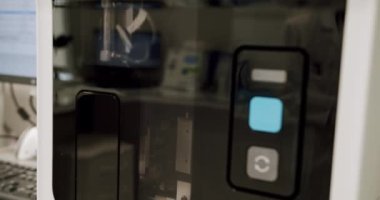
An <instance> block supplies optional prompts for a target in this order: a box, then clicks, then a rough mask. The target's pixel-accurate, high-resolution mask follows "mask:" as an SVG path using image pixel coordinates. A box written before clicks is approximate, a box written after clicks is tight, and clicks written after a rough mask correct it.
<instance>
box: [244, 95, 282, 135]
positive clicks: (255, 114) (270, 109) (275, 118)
mask: <svg viewBox="0 0 380 200" xmlns="http://www.w3.org/2000/svg"><path fill="white" fill-rule="evenodd" d="M283 110H284V105H283V103H282V101H281V100H280V99H278V98H271V97H253V98H252V99H251V101H250V105H249V127H250V128H251V129H252V130H253V131H259V132H265V133H272V134H277V133H279V132H280V131H281V128H282V121H283Z"/></svg>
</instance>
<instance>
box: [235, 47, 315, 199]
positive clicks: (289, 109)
mask: <svg viewBox="0 0 380 200" xmlns="http://www.w3.org/2000/svg"><path fill="white" fill-rule="evenodd" d="M274 58H275V59H274ZM307 76H308V55H307V54H306V53H305V51H303V50H302V49H299V48H288V47H286V48H285V47H259V46H244V47H241V48H239V49H238V50H237V51H236V52H235V55H234V67H233V81H232V84H233V86H232V93H231V95H232V96H231V114H230V148H229V156H230V159H228V160H229V164H228V166H229V169H228V170H229V171H228V180H229V182H230V184H231V185H232V186H233V187H234V188H236V189H238V190H242V191H246V192H250V193H257V194H259V195H265V196H275V197H291V196H293V195H296V194H297V189H298V183H299V176H300V173H301V170H302V169H301V165H300V162H301V159H302V157H301V155H302V138H303V130H304V127H303V126H304V121H305V112H306V111H305V109H306V107H305V104H306V88H307V80H308V78H307Z"/></svg>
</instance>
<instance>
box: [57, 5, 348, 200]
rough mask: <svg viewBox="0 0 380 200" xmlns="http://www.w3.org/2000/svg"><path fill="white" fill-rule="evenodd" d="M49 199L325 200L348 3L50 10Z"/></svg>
mask: <svg viewBox="0 0 380 200" xmlns="http://www.w3.org/2000/svg"><path fill="white" fill-rule="evenodd" d="M53 5H54V10H53V12H54V91H53V93H54V113H53V121H54V124H53V125H54V127H53V129H54V130H53V132H54V133H53V192H54V195H55V198H56V199H57V200H98V199H99V200H103V199H107V200H108V199H110V200H111V199H115V200H116V199H120V200H121V199H131V200H152V199H153V200H190V199H194V200H206V199H226V200H227V199H231V200H234V199H240V200H269V199H273V200H275V199H297V200H301V199H310V200H320V199H329V193H330V192H329V189H330V174H331V165H332V149H333V142H334V141H333V139H334V126H335V113H336V104H337V93H338V82H339V72H340V60H341V45H342V38H343V31H342V30H343V26H344V19H345V1H344V0H330V1H329V0H286V1H284V0H282V1H280V0H191V1H190V0H151V1H148V0H130V1H128V0H54V4H53Z"/></svg>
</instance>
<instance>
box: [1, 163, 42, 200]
mask: <svg viewBox="0 0 380 200" xmlns="http://www.w3.org/2000/svg"><path fill="white" fill-rule="evenodd" d="M0 199H4V200H30V199H32V200H34V199H37V197H36V168H32V167H26V166H21V165H18V164H13V163H10V162H6V161H0Z"/></svg>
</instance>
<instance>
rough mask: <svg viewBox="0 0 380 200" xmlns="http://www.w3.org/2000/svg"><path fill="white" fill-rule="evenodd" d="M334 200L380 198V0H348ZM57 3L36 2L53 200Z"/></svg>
mask: <svg viewBox="0 0 380 200" xmlns="http://www.w3.org/2000/svg"><path fill="white" fill-rule="evenodd" d="M347 4H348V8H347V18H346V26H345V30H344V31H345V34H344V35H345V38H344V49H343V62H342V67H341V69H342V70H341V75H340V79H341V80H340V94H339V102H338V114H337V126H336V128H337V131H336V136H335V145H334V149H335V150H334V160H333V173H332V184H331V195H330V199H331V200H342V199H344V200H379V199H380V189H379V188H380V157H379V155H378V153H379V152H380V134H378V132H379V129H380V123H378V116H380V106H378V102H380V90H379V89H378V88H377V86H379V85H380V76H379V74H380V57H379V56H377V55H380V1H378V0H348V1H347ZM52 18H53V16H52V1H51V0H38V1H37V19H38V22H37V28H38V30H37V39H38V40H37V44H38V45H37V46H38V65H37V66H38V79H37V87H38V93H37V97H38V98H37V101H38V103H37V109H38V120H37V121H38V129H39V138H40V139H39V149H38V170H37V172H38V173H37V175H38V177H37V180H38V186H37V188H38V190H37V196H38V199H39V200H53V199H54V196H53V189H52V169H53V167H52V163H53V162H52V156H53V155H52V152H53V149H52V147H53V143H52V141H53V138H52V136H53V134H52V133H53V127H52V126H53V123H52V117H53V116H52V111H53V110H52V108H53V99H52V96H53V95H52V92H53V88H52V87H53V82H52V81H53V77H52V74H53V73H52V70H53V68H52V66H53V43H52V42H53V40H52V35H53V27H52V25H53V23H52Z"/></svg>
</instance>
